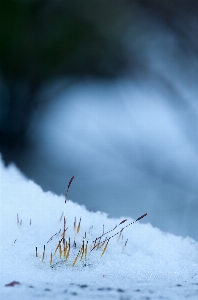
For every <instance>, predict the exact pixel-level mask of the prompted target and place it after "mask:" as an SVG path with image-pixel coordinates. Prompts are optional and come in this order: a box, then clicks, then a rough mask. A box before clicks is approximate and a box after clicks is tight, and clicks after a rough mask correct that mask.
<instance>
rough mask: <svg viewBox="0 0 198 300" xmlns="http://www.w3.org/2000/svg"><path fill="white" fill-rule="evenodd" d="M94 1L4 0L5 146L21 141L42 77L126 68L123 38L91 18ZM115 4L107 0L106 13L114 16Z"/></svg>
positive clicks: (0, 68) (1, 128)
mask: <svg viewBox="0 0 198 300" xmlns="http://www.w3.org/2000/svg"><path fill="white" fill-rule="evenodd" d="M94 2H95V3H96V2H97V1H91V2H90V1H60V0H59V1H55V0H53V1H52V0H51V1H50V0H47V1H41V0H16V1H11V0H1V4H0V5H1V9H0V10H1V12H0V14H1V18H0V22H1V24H0V30H1V32H0V72H1V79H0V80H1V103H0V110H1V113H0V141H1V142H0V143H1V145H2V144H4V145H7V146H10V147H15V146H17V145H23V143H24V142H25V133H26V129H27V128H28V121H29V118H30V114H31V112H32V110H33V109H34V107H35V105H37V97H36V95H37V93H38V90H39V89H40V87H41V86H42V84H43V83H44V82H46V81H48V80H55V79H57V78H63V77H64V76H67V75H71V76H72V75H75V76H85V75H92V76H110V77H112V76H113V77H114V76H116V75H118V74H119V73H120V70H121V69H122V68H123V67H124V65H125V62H124V55H123V51H122V47H121V44H120V42H119V39H117V38H116V35H115V36H109V35H107V34H106V32H105V31H102V30H101V28H100V27H101V26H100V23H99V22H98V21H96V22H95V21H94V20H93V19H91V18H88V17H87V10H86V7H87V8H88V9H89V10H90V8H92V9H94V10H95V7H94V6H93V3H94ZM89 3H90V4H91V6H90V5H89ZM116 3H117V5H119V6H120V4H119V2H118V1H115V4H116ZM103 4H104V2H103ZM115 8H116V5H114V6H112V1H109V3H108V1H107V4H106V5H104V7H103V12H105V15H106V16H108V17H109V18H110V16H111V15H112V14H113V11H114V10H115ZM110 9H111V11H110ZM89 12H90V13H91V10H90V11H89ZM96 12H97V11H96ZM100 17H102V14H100ZM100 21H101V24H102V19H101V20H100ZM111 22H112V20H111Z"/></svg>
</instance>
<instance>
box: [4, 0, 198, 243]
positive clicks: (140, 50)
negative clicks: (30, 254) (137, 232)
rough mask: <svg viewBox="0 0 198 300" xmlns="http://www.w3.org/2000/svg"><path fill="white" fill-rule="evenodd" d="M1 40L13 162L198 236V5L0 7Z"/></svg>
mask: <svg viewBox="0 0 198 300" xmlns="http://www.w3.org/2000/svg"><path fill="white" fill-rule="evenodd" d="M0 33H1V34H0V152H1V153H2V156H3V160H4V162H5V163H6V165H7V164H9V163H10V162H14V163H15V164H16V165H17V167H19V168H20V169H21V171H22V172H23V173H24V174H25V175H26V176H27V177H28V178H30V179H33V180H34V181H35V182H36V183H38V184H39V185H40V186H41V187H42V188H43V189H44V190H45V191H47V190H50V191H53V192H55V193H57V194H65V190H66V188H67V183H68V181H69V179H70V177H71V176H72V175H75V181H74V182H73V184H72V187H71V190H70V195H69V198H71V199H72V200H73V201H75V202H78V203H79V204H84V205H85V206H86V207H87V208H88V209H89V210H93V211H97V210H101V211H104V212H106V213H108V214H109V216H110V217H121V216H126V217H127V216H129V217H133V218H135V219H136V218H137V217H139V216H140V215H142V214H143V213H145V212H147V213H148V216H147V218H145V219H144V220H142V222H150V223H151V224H152V225H153V226H157V227H159V228H160V229H161V230H164V231H166V232H171V233H174V234H177V235H182V236H190V237H192V238H194V239H196V240H198V231H197V230H196V228H197V225H198V184H197V183H198V2H197V1H196V0H83V1H81V0H72V1H70V0H69V1H67V0H46V1H45V0H43V1H41V0H13V1H11V0H1V3H0ZM16 197H17V195H16ZM36 201H37V199H35V202H36Z"/></svg>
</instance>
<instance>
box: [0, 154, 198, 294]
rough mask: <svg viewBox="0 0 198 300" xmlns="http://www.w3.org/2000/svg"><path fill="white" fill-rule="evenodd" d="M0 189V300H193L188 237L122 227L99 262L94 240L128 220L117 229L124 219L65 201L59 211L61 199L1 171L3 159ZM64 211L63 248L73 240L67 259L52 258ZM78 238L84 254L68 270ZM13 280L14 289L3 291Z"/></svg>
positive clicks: (197, 253) (192, 249)
mask: <svg viewBox="0 0 198 300" xmlns="http://www.w3.org/2000/svg"><path fill="white" fill-rule="evenodd" d="M71 175H72V174H71ZM54 176H56V174H54ZM66 188H67V185H66ZM63 189H64V187H63ZM72 189H75V179H74V181H73V182H72V184H71V186H70V190H69V196H68V197H70V196H71V197H72ZM0 191H1V192H0V203H1V205H0V220H1V221H0V222H1V232H0V233H1V234H0V255H1V260H0V264H1V265H0V275H1V276H0V296H1V299H25V300H26V299H27V300H29V299H35V298H37V299H41V298H46V299H51V298H55V299H100V298H104V299H120V300H121V299H122V300H127V299H186V298H188V299H198V243H197V242H196V241H194V240H193V239H191V238H182V237H179V236H174V235H173V234H169V233H165V232H162V231H160V230H159V229H158V228H154V227H152V225H151V224H149V223H147V224H141V220H139V221H137V222H135V223H134V224H132V225H130V226H128V227H127V228H125V229H124V230H123V231H122V235H123V236H121V237H120V238H119V235H120V234H117V235H116V236H114V237H112V238H111V239H110V240H109V243H108V247H107V249H106V251H105V253H104V255H103V256H102V257H101V254H102V252H103V249H104V246H105V245H106V242H105V244H104V245H103V246H102V247H99V249H97V247H96V248H95V249H94V250H93V251H90V250H91V249H92V247H93V241H94V240H95V239H96V238H97V237H99V236H101V235H102V234H103V230H104V232H107V231H109V230H112V229H113V228H114V227H115V226H116V225H117V227H116V228H115V229H114V230H112V231H111V232H110V233H108V234H107V235H104V236H103V237H102V239H101V241H102V240H104V239H105V237H108V238H109V237H110V236H112V235H114V234H115V233H117V232H118V233H119V232H120V230H121V229H122V228H123V227H125V226H126V225H127V224H130V223H131V222H133V221H134V220H132V219H128V220H127V221H125V222H124V223H122V224H120V222H122V221H123V220H124V219H125V218H124V217H121V218H119V219H110V218H108V216H107V215H106V214H105V213H101V212H97V213H93V212H89V211H87V210H86V208H85V207H84V206H79V205H78V204H77V203H74V202H72V201H70V200H67V203H66V206H65V203H64V202H65V197H64V196H61V197H60V196H56V195H54V194H52V193H51V192H43V191H42V189H41V188H40V187H39V186H38V185H36V184H35V183H34V182H32V181H30V180H28V179H26V178H25V177H24V176H23V175H22V174H21V173H20V171H19V170H18V169H17V168H16V167H15V166H14V165H10V166H9V167H8V168H6V167H5V166H4V164H3V162H2V160H1V158H0ZM120 201H122V200H120ZM62 212H64V215H65V217H66V233H65V234H66V236H65V240H66V241H68V242H69V237H70V242H71V249H70V255H69V257H68V259H67V261H65V258H64V255H63V254H62V257H61V258H60V251H59V249H58V250H57V252H56V254H55V255H54V252H55V249H56V247H57V245H58V243H59V240H61V238H62V235H61V234H62V233H63V227H64V226H63V224H64V217H63V218H62V220H61V221H60V219H61V214H62ZM144 213H146V212H144V211H142V214H144ZM147 213H148V216H146V218H147V221H148V222H149V212H147ZM17 214H18V219H17ZM134 217H135V220H136V219H137V218H138V217H139V216H134ZM75 218H76V230H77V226H78V224H79V220H80V218H81V226H80V231H79V233H78V234H77V233H76V230H74V220H75ZM30 219H31V221H30ZM119 224H120V225H119ZM103 225H104V228H103ZM60 230H61V232H60V233H59V231H60ZM85 231H86V238H84V235H85ZM56 233H57V234H56ZM51 237H52V238H51ZM50 238H51V240H50ZM83 238H84V241H85V243H86V241H88V245H89V249H88V253H87V255H86V258H85V257H84V256H83V257H82V259H81V256H82V254H81V253H80V255H79V258H78V260H77V262H76V264H75V266H72V264H73V262H74V259H75V257H76V255H77V253H78V251H79V249H80V248H81V245H82V241H83ZM74 239H75V242H76V247H74ZM49 240H50V241H49ZM127 240H128V242H127V244H126V246H124V245H125V243H126V241H127ZM61 243H62V242H61ZM44 245H45V257H44V260H43V261H42V253H43V251H44ZM36 247H37V249H38V257H36ZM51 252H52V253H53V255H52V263H51V264H50V256H51ZM14 281H15V282H18V284H14V283H13V284H12V285H13V286H6V284H10V283H12V282H14Z"/></svg>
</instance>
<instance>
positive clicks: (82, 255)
mask: <svg viewBox="0 0 198 300" xmlns="http://www.w3.org/2000/svg"><path fill="white" fill-rule="evenodd" d="M73 180H74V176H72V177H71V178H70V180H69V183H68V186H67V190H66V195H65V205H66V199H67V197H68V192H69V188H70V186H71V184H72V182H73ZM63 216H64V218H63ZM146 216H147V213H145V214H143V215H141V216H140V217H139V218H137V219H136V220H135V221H133V222H131V223H129V224H127V225H125V224H124V223H126V222H127V219H124V220H122V221H121V222H120V223H119V224H118V225H116V226H115V227H114V228H113V229H111V230H108V231H106V232H105V229H104V228H105V227H104V224H103V230H102V234H101V235H100V236H99V237H97V238H96V239H95V240H94V241H93V246H92V247H91V249H90V252H89V253H91V252H92V251H93V250H97V249H101V248H103V247H104V248H103V250H102V253H101V256H100V257H102V256H103V255H104V253H105V252H106V250H107V247H108V245H109V242H110V240H111V239H112V238H113V237H115V236H118V237H117V241H119V240H120V238H121V236H122V239H123V235H122V233H123V231H124V229H125V228H127V227H129V226H131V225H132V224H134V223H135V222H137V221H139V220H141V219H143V218H144V217H146ZM62 219H63V230H62V234H61V239H60V240H59V241H58V244H57V246H56V248H55V251H54V254H52V252H51V253H50V266H53V265H52V259H53V255H54V256H55V255H56V253H57V251H58V249H59V258H60V260H61V261H63V262H66V261H67V260H68V258H69V256H70V252H71V241H70V237H69V238H68V241H67V240H66V231H67V229H68V228H66V222H67V219H66V216H65V211H64V212H62V214H61V217H60V220H59V221H60V222H61V221H62ZM81 219H82V218H80V220H79V223H78V225H77V223H76V217H75V220H74V224H73V228H74V234H75V236H76V235H77V234H78V233H79V232H80V229H81ZM21 223H22V220H21V221H19V216H18V214H17V224H21ZM123 224H124V226H123ZM30 225H31V219H30ZM121 225H122V228H121V229H120V230H118V231H116V230H117V229H118V227H119V226H121ZM92 228H93V226H92ZM115 231H116V232H115ZM60 233H61V229H60V230H59V232H56V233H55V234H54V235H52V236H51V238H50V239H49V240H48V241H47V244H48V243H49V242H51V241H52V240H53V238H55V237H57V236H58V235H59V234H60ZM109 233H111V236H110V237H107V235H109ZM75 236H74V244H73V247H72V248H76V247H77V243H76V241H75ZM105 236H106V237H105ZM103 238H104V239H103ZM85 239H87V232H86V231H85V234H84V237H83V239H82V244H81V247H80V249H79V251H78V253H77V255H76V256H75V258H74V260H73V263H72V266H73V267H74V266H75V265H76V263H77V261H78V259H79V260H80V261H82V260H83V259H84V260H86V258H87V255H88V240H86V241H85ZM127 242H128V239H127V240H126V242H125V244H124V246H123V248H122V250H124V248H125V247H126V245H127ZM61 244H62V246H61ZM36 257H38V251H37V247H36ZM44 259H45V245H44V251H43V253H42V261H43V262H44Z"/></svg>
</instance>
